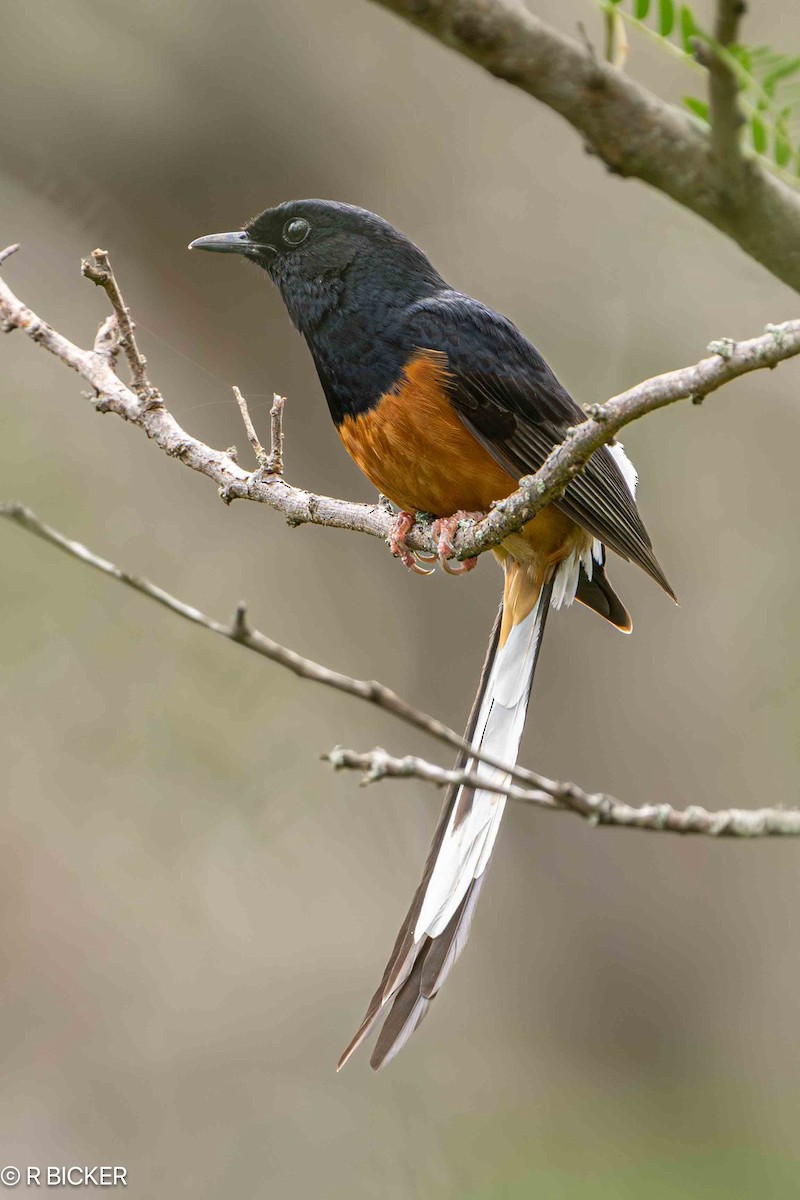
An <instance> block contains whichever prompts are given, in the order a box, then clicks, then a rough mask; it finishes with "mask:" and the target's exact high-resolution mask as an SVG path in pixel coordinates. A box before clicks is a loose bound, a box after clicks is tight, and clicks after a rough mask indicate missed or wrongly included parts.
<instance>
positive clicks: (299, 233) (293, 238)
mask: <svg viewBox="0 0 800 1200" xmlns="http://www.w3.org/2000/svg"><path fill="white" fill-rule="evenodd" d="M310 232H311V226H310V225H309V223H308V221H306V220H305V219H304V218H303V217H292V219H291V221H287V222H286V224H285V225H284V227H283V240H284V241H285V242H288V243H289V245H290V246H299V245H300V243H301V242H304V241H305V240H306V238H307V237H308V235H309V233H310Z"/></svg>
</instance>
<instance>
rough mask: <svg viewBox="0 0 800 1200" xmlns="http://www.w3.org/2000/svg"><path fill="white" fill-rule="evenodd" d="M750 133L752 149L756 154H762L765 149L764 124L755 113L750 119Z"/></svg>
mask: <svg viewBox="0 0 800 1200" xmlns="http://www.w3.org/2000/svg"><path fill="white" fill-rule="evenodd" d="M750 133H751V134H752V137H753V147H754V149H755V151H756V154H763V153H764V151H765V150H766V148H767V130H766V128H765V126H764V122H763V121H762V120H761V118H760V117H757V116H756V115H755V113H754V114H753V116H752V117H751V118H750Z"/></svg>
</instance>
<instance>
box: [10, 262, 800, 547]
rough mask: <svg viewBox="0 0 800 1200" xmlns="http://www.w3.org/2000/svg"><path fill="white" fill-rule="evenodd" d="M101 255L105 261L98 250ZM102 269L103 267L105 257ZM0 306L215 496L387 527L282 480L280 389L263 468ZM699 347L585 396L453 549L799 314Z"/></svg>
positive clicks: (507, 523)
mask: <svg viewBox="0 0 800 1200" xmlns="http://www.w3.org/2000/svg"><path fill="white" fill-rule="evenodd" d="M105 262H106V264H107V258H106V259H105ZM107 270H108V271H109V272H110V267H107ZM112 278H113V276H112ZM114 287H115V294H116V295H117V296H119V295H120V293H119V289H118V287H117V286H116V281H115V283H114ZM120 302H121V298H120ZM123 307H124V305H123ZM0 316H2V319H3V327H4V328H5V329H6V330H9V329H14V328H19V329H22V330H24V331H25V332H26V333H27V334H28V336H29V337H31V338H32V339H33V340H34V341H35V342H37V344H39V345H41V346H43V347H44V348H45V349H46V350H48V351H49V352H50V353H51V354H54V355H55V356H56V357H57V358H59V359H60V360H61V361H62V362H63V363H65V364H66V365H67V366H69V367H72V369H73V370H75V371H77V372H78V373H79V374H80V375H81V376H82V377H83V378H84V379H86V380H87V381H88V382H89V383H90V384H91V385H92V387H93V388H94V389H95V391H96V393H97V399H96V400H95V407H96V408H97V410H98V411H100V412H114V413H116V414H117V415H118V416H121V417H123V418H124V419H125V420H127V421H130V422H131V423H132V424H134V425H138V426H139V427H140V428H141V429H143V430H144V431H145V432H146V433H147V435H148V437H149V438H150V439H151V440H152V441H153V442H155V443H156V445H158V446H160V447H161V449H162V450H163V451H164V452H165V453H166V454H169V455H171V456H172V457H174V458H179V459H180V460H181V461H182V462H184V463H186V465H187V466H189V467H191V468H192V469H193V470H195V471H198V472H200V473H201V474H203V475H207V476H208V477H209V478H210V479H213V480H214V481H215V482H216V483H217V484H218V486H219V494H220V496H221V497H222V499H223V500H224V501H225V503H230V502H231V501H232V500H236V499H248V500H256V501H258V502H259V503H262V504H266V505H268V506H269V507H270V508H274V509H276V510H277V511H279V512H282V513H283V515H284V516H285V517H286V520H287V521H288V523H289V524H290V525H302V524H307V523H308V524H315V525H326V526H330V527H332V528H335V529H349V530H354V531H357V532H359V533H369V534H371V535H372V536H373V537H380V538H383V539H384V540H386V539H387V538H388V537H389V534H390V531H391V527H392V516H391V514H390V513H389V512H388V511H387V510H386V508H385V507H384V506H383V505H380V504H377V505H368V504H353V503H349V502H347V501H344V500H337V499H334V498H333V497H330V496H319V495H314V494H313V493H311V492H307V491H305V490H304V489H302V488H296V487H292V486H290V485H289V484H288V483H287V482H286V481H285V479H283V477H282V476H281V475H280V474H279V473H277V472H276V471H275V470H274V464H275V463H277V464H278V465H279V466H281V467H282V440H283V435H282V427H281V413H282V405H281V404H280V403H279V402H278V401H279V400H280V398H278V400H276V402H275V404H273V409H272V434H273V444H272V452H271V454H270V455H269V456H268V459H267V469H266V471H264V470H262V469H260V468H259V469H258V470H256V471H253V472H247V471H245V470H244V469H243V468H242V467H240V466H239V465H238V463H237V462H236V460H235V458H234V456H233V455H232V454H231V453H230V452H223V451H220V450H214V449H212V448H211V447H210V446H207V445H206V444H205V443H204V442H201V441H200V440H199V439H197V438H194V437H192V436H191V435H190V434H189V433H187V432H186V430H185V429H183V428H182V427H181V426H180V425H179V424H178V422H177V421H176V420H175V418H174V417H173V416H172V414H171V413H170V412H169V411H168V410H167V408H166V407H165V405H164V402H163V399H162V397H161V395H160V393H158V392H157V391H155V389H152V388H151V389H150V390H147V391H142V392H138V393H137V392H136V391H133V390H131V388H129V387H127V386H126V385H125V384H124V383H123V382H122V381H121V380H120V378H119V377H118V376H117V375H116V374H115V373H114V370H113V365H112V361H111V360H112V358H113V355H112V354H110V353H109V352H108V351H107V349H106V348H105V347H104V345H103V346H101V349H100V350H98V349H97V342H96V343H95V346H96V348H95V349H94V350H82V349H81V348H80V347H79V346H76V345H75V344H74V343H73V342H71V341H69V340H68V339H67V338H65V337H64V336H63V335H62V334H60V333H58V332H57V331H56V330H54V329H53V328H52V327H51V326H50V325H48V324H47V322H46V321H44V320H42V318H41V317H38V316H37V315H36V314H35V313H34V312H32V311H31V310H30V309H29V308H27V307H26V306H25V305H24V304H23V303H22V302H21V301H20V300H19V299H18V298H17V297H16V296H15V295H14V293H13V292H12V291H11V289H10V288H9V287H8V285H7V283H6V282H5V281H4V280H3V279H2V278H0ZM117 319H118V320H119V314H118V313H117ZM104 328H105V329H106V330H108V326H107V324H104ZM101 333H102V330H101ZM98 338H99V339H100V341H101V343H103V342H104V339H103V337H101V334H98ZM709 350H711V351H712V357H711V358H706V359H703V360H702V361H701V362H698V363H695V364H694V365H693V366H690V367H683V368H681V369H679V370H677V371H670V372H668V373H666V374H664V375H658V376H655V377H654V378H653V379H648V380H645V381H644V382H643V383H640V384H637V385H636V387H633V388H631V389H629V390H628V391H627V392H623V393H622V394H621V395H619V396H615V397H614V398H612V399H611V400H608V401H607V402H606V403H605V404H602V405H592V406H590V407H589V409H588V411H589V419H588V420H587V421H585V422H583V423H582V424H580V425H577V426H575V428H574V429H573V430H572V431H571V433H570V434H569V436H568V437H567V438H566V440H565V441H564V442H563V444H562V445H561V446H559V447H557V448H556V449H555V450H554V451H553V452H552V454H551V455H550V457H549V458H548V459H547V461H546V462H545V463H544V464H543V466H542V467H541V468H540V469H539V470H538V471H537V472H536V474H535V475H531V476H528V477H526V478H524V479H523V480H521V481H520V488H519V489H518V490H517V491H516V492H514V493H513V494H512V495H511V496H509V497H508V498H507V499H505V500H501V501H499V502H498V503H497V504H496V505H495V506H494V508H493V510H492V512H491V513H489V514H488V516H487V517H486V518H485V519H484V520H482V521H478V522H476V523H475V524H472V525H467V526H466V527H465V528H462V529H460V530H459V531H458V533H457V534H456V535H455V537H454V539H453V557H455V558H458V559H465V558H472V557H474V556H475V555H477V554H481V553H483V552H484V551H486V550H488V549H490V548H491V547H492V546H496V545H497V544H498V543H499V542H501V541H502V540H503V539H504V538H505V537H506V536H507V535H508V534H509V533H512V532H515V531H516V530H518V529H520V528H521V527H522V526H523V525H524V524H525V523H526V522H527V521H529V520H530V519H531V518H532V517H533V516H535V514H536V513H537V512H539V510H540V509H542V508H543V507H544V506H545V505H547V504H549V503H551V501H553V500H554V499H556V498H557V497H558V496H559V495H561V493H562V492H563V491H564V489H565V488H566V487H567V485H568V484H569V482H570V480H571V479H573V478H574V476H575V475H576V474H577V473H578V472H579V471H580V470H581V468H582V467H583V466H584V464H585V463H586V462H587V461H588V459H589V457H590V455H591V454H592V453H593V452H594V451H595V450H597V449H598V448H599V447H600V446H601V445H603V444H604V443H605V442H609V441H611V440H612V439H613V437H614V435H615V434H616V433H617V432H618V431H619V430H620V429H622V428H623V427H624V426H625V425H627V424H628V423H629V422H631V421H634V420H636V419H637V418H638V417H641V416H644V415H645V414H646V413H649V412H653V411H655V410H656V409H658V408H663V407H664V406H666V405H668V404H673V403H675V402H676V401H679V400H686V399H691V400H694V401H695V402H697V401H699V400H701V399H702V398H703V397H705V396H707V395H709V394H710V393H711V392H713V391H715V390H716V389H717V388H720V387H722V385H723V384H725V383H729V382H730V381H731V380H733V379H736V378H737V377H738V376H740V375H745V374H748V373H749V372H750V371H756V370H761V369H763V368H772V367H775V366H777V365H778V364H779V363H781V362H784V361H786V360H787V359H789V358H793V357H794V356H795V355H797V354H798V353H800V321H787V322H784V323H783V324H782V325H768V326H767V333H766V334H765V335H763V336H761V337H757V338H752V339H751V340H749V341H745V342H739V343H736V342H734V341H733V340H732V339H730V338H723V339H720V340H718V341H716V342H712V343H711V344H710V345H709ZM137 353H138V350H137ZM148 387H149V385H148ZM254 436H255V434H254ZM256 441H258V439H257V438H256ZM259 445H260V443H259ZM276 449H277V458H276ZM270 464H273V465H272V466H270ZM406 542H407V545H408V547H409V549H411V550H419V551H423V552H424V553H427V554H435V553H436V552H437V546H436V544H435V540H434V539H433V537H432V536H431V533H430V528H429V526H426V525H421V524H420V523H417V524H416V525H415V526H414V527H413V528H412V529H411V531H410V532H409V533H408V535H407V536H406Z"/></svg>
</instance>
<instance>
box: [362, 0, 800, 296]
mask: <svg viewBox="0 0 800 1200" xmlns="http://www.w3.org/2000/svg"><path fill="white" fill-rule="evenodd" d="M373 3H376V4H379V5H380V6H381V7H382V8H386V9H389V10H390V11H391V12H394V13H397V14H398V15H399V16H401V17H404V18H405V19H406V20H407V21H409V22H410V23H411V24H412V25H416V26H417V27H418V28H420V29H423V30H424V31H425V32H426V33H428V34H430V35H431V36H432V37H434V38H436V39H437V40H438V41H440V42H442V43H443V44H444V45H445V46H448V47H449V48H450V49H451V50H455V51H457V52H458V53H459V54H463V55H464V56H465V57H466V58H469V59H472V61H473V62H476V63H477V64H478V65H479V66H481V67H483V68H484V69H485V70H486V71H488V72H489V73H490V74H491V75H494V76H495V77H496V78H497V79H502V80H504V81H505V82H506V83H509V84H511V85H512V86H514V87H517V88H520V89H521V90H522V91H523V92H527V94H528V95H529V96H532V97H533V98H534V99H535V100H538V101H540V103H542V104H544V105H546V106H547V107H548V108H551V109H552V110H553V111H554V112H556V113H558V114H559V116H561V117H563V118H564V119H565V120H566V121H568V122H569V124H570V125H571V126H572V127H573V128H574V129H575V130H576V131H577V132H578V134H580V136H581V138H582V139H583V142H584V145H585V146H586V148H587V150H589V151H590V153H592V154H594V155H596V156H597V157H598V158H599V159H600V160H601V161H602V162H604V163H605V164H606V166H607V167H608V169H609V171H610V172H612V173H613V174H614V175H619V176H625V177H631V178H636V179H641V180H643V181H644V182H645V183H648V184H650V185H651V187H654V188H656V189H657V190H658V191H660V192H663V193H664V194H665V195H667V196H670V197H671V198H672V199H673V200H675V201H676V202H677V203H678V204H682V205H683V206H684V207H685V208H688V209H689V210H690V211H692V212H694V213H696V214H697V215H698V216H700V217H702V218H704V219H705V220H706V221H708V222H709V223H710V224H711V225H714V226H715V227H716V228H717V229H719V230H720V231H721V232H722V233H724V234H727V235H728V237H730V238H732V239H733V240H734V241H735V242H737V243H738V244H739V246H741V248H742V249H743V250H744V251H745V252H746V253H747V254H749V255H750V257H751V258H754V259H755V260H756V262H759V263H761V264H762V266H764V267H766V269H767V270H768V271H771V272H772V274H773V275H775V276H776V277H777V278H778V279H782V280H783V282H784V283H787V284H789V286H790V287H793V288H794V289H795V290H796V291H800V192H797V191H795V190H794V189H793V188H791V187H789V186H788V185H787V184H785V183H783V182H782V181H781V180H780V179H778V178H776V176H774V175H773V174H771V173H770V172H769V171H768V170H767V169H765V168H764V167H763V166H762V164H761V163H760V162H759V161H758V159H757V158H754V157H750V156H748V157H746V158H744V157H743V158H741V159H740V160H739V161H738V164H737V165H738V169H739V171H740V175H741V195H742V197H743V201H746V202H740V203H731V197H730V187H729V186H728V185H729V175H728V171H729V167H730V166H731V163H730V162H729V161H728V159H727V156H726V157H725V158H724V160H721V159H720V157H719V153H720V150H721V149H722V148H723V147H730V145H731V142H732V140H733V138H734V136H735V133H736V129H735V126H733V124H732V123H731V122H730V121H729V120H727V118H726V119H725V120H723V121H720V120H719V119H718V120H717V121H716V132H715V133H714V134H712V135H711V136H709V134H708V133H707V132H706V131H705V130H703V129H701V128H700V127H699V126H698V125H697V123H696V122H694V121H692V120H691V118H690V117H689V115H688V114H687V113H683V112H681V111H679V110H678V109H676V108H673V107H672V105H670V104H667V103H666V102H665V101H663V100H661V99H659V97H658V96H656V95H654V94H653V93H652V92H651V91H649V90H648V89H647V88H645V87H643V86H642V85H641V84H640V83H637V82H636V81H635V80H634V79H631V78H630V76H628V75H626V74H625V72H624V71H623V70H622V69H621V67H620V66H618V65H616V62H618V61H619V60H618V59H617V58H616V55H615V61H614V62H604V61H602V59H600V58H599V57H598V56H597V55H596V54H594V53H593V52H592V49H591V47H590V46H587V45H585V44H584V43H583V42H580V41H577V40H575V39H573V38H569V37H566V36H565V35H564V34H563V33H560V32H559V31H558V30H557V29H555V28H553V27H552V26H551V25H548V24H547V23H546V22H545V21H542V20H540V19H539V17H537V16H535V15H534V14H533V13H532V12H530V11H529V9H528V8H527V7H526V6H525V4H523V3H522V2H521V0H373ZM718 3H719V5H720V9H719V11H720V12H721V14H722V16H721V18H720V20H719V21H718V24H717V35H718V39H717V40H718V42H719V43H720V44H722V45H727V44H728V43H729V42H730V41H732V40H733V39H734V37H735V20H734V21H733V33H729V32H728V30H729V28H730V25H729V23H728V18H729V16H730V15H731V14H732V12H733V8H734V7H738V8H739V9H741V7H742V6H741V5H738V6H736V5H735V3H734V0H718ZM675 7H676V8H677V5H676V6H675ZM739 15H740V13H738V12H737V13H736V14H735V19H738V16H739ZM720 33H721V34H722V37H719V34H720ZM607 50H609V51H610V52H611V53H612V54H613V53H614V41H613V27H612V37H611V39H610V44H609V46H607ZM623 57H624V56H623ZM714 80H716V82H714ZM717 84H719V87H717ZM712 87H713V88H715V89H716V96H715V97H714V96H712V105H713V106H714V107H715V109H716V112H717V114H721V113H723V112H725V113H726V114H730V115H732V114H733V113H734V111H735V109H734V104H733V103H729V99H728V96H729V90H730V89H729V84H727V83H724V82H723V73H722V71H721V69H720V70H719V71H717V72H716V73H715V75H714V77H713V78H712ZM734 161H736V160H734Z"/></svg>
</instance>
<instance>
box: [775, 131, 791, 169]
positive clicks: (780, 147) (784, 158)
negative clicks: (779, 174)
mask: <svg viewBox="0 0 800 1200" xmlns="http://www.w3.org/2000/svg"><path fill="white" fill-rule="evenodd" d="M791 157H792V143H791V142H790V141H789V138H788V137H787V136H786V134H785V133H783V132H782V131H780V130H778V129H776V130H775V162H776V163H777V164H778V166H779V167H785V166H786V164H787V163H788V162H789V159H790V158H791Z"/></svg>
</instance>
